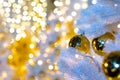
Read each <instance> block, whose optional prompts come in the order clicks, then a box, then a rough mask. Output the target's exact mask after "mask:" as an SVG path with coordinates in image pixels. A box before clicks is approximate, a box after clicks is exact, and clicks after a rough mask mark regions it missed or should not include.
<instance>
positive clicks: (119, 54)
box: [102, 51, 120, 80]
mask: <svg viewBox="0 0 120 80" xmlns="http://www.w3.org/2000/svg"><path fill="white" fill-rule="evenodd" d="M102 68H103V71H104V73H105V75H106V76H107V78H108V80H120V51H114V52H111V53H110V54H108V55H106V56H105V58H104V61H103V64H102Z"/></svg>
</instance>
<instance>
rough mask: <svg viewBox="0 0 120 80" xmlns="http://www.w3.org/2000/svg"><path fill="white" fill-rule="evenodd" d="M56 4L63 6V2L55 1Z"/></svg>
mask: <svg viewBox="0 0 120 80" xmlns="http://www.w3.org/2000/svg"><path fill="white" fill-rule="evenodd" d="M54 5H55V6H63V2H59V1H54Z"/></svg>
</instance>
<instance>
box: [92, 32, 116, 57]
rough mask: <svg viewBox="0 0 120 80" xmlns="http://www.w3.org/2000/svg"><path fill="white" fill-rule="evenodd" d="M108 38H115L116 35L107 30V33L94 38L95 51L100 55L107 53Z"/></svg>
mask: <svg viewBox="0 0 120 80" xmlns="http://www.w3.org/2000/svg"><path fill="white" fill-rule="evenodd" d="M108 40H115V36H114V35H113V34H112V33H111V32H106V33H105V34H103V35H101V36H99V37H97V38H94V39H93V40H92V47H93V50H94V51H95V53H97V54H98V55H100V56H104V55H106V51H104V48H105V44H106V42H107V41H108Z"/></svg>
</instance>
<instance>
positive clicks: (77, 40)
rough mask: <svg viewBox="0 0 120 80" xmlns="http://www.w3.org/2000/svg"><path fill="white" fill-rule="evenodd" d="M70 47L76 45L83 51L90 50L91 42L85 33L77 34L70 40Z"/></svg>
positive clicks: (75, 46)
mask: <svg viewBox="0 0 120 80" xmlns="http://www.w3.org/2000/svg"><path fill="white" fill-rule="evenodd" d="M69 47H74V48H76V49H78V50H79V51H81V52H83V53H88V52H89V51H90V42H89V40H88V39H87V38H86V37H85V36H84V35H76V36H74V37H72V38H71V40H70V41H69Z"/></svg>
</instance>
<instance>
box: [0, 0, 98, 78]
mask: <svg viewBox="0 0 120 80" xmlns="http://www.w3.org/2000/svg"><path fill="white" fill-rule="evenodd" d="M92 3H93V4H95V3H96V0H92ZM53 4H54V5H55V9H54V10H53V12H52V13H53V14H54V15H55V16H54V17H57V18H58V22H56V23H55V24H54V30H53V32H57V33H60V35H57V38H56V41H55V42H54V43H53V44H52V45H51V44H50V45H48V46H47V47H45V51H44V53H40V50H39V49H40V48H38V46H37V43H40V41H41V42H44V43H46V41H47V39H48V36H47V35H45V34H44V33H41V32H42V31H47V30H48V27H46V26H48V25H47V22H46V21H47V19H46V17H47V6H48V4H47V0H0V12H1V15H3V16H4V24H5V28H6V29H7V30H8V31H9V33H10V34H12V36H13V39H12V40H11V41H10V43H11V44H13V45H12V48H11V51H12V54H10V55H9V56H8V63H9V64H10V65H13V66H14V67H17V68H18V69H20V73H18V72H16V71H15V73H16V74H18V75H21V74H25V71H24V70H23V68H24V69H25V66H26V65H25V64H26V62H27V61H28V63H29V64H30V65H31V66H34V65H38V66H42V65H45V66H47V72H48V73H49V74H52V75H53V72H56V71H59V66H58V63H57V61H54V63H52V62H51V57H49V56H50V55H52V54H51V52H53V50H54V49H55V56H54V57H56V56H59V54H60V49H57V47H58V46H59V45H60V46H62V48H66V47H67V44H68V41H69V39H70V38H71V37H72V36H73V35H75V34H77V32H78V28H75V26H74V21H75V19H76V18H77V17H78V15H79V14H78V13H79V11H80V10H82V9H86V8H87V7H88V6H89V4H88V0H74V1H72V0H55V1H54V3H53ZM49 17H51V15H50V16H49ZM48 20H49V18H48ZM50 27H51V26H50ZM50 27H49V28H50ZM51 29H52V28H51ZM51 32H52V31H51ZM47 34H51V33H50V32H48V33H47ZM68 35H69V36H68ZM14 36H15V37H14ZM25 44H26V45H25ZM25 46H26V48H25V49H26V50H28V51H26V50H24V51H25V52H26V53H27V54H25V55H23V54H22V55H19V52H21V53H24V52H22V51H21V50H18V52H17V51H15V50H16V49H17V48H19V49H23V47H25ZM41 54H42V56H43V57H44V58H45V60H46V62H45V60H43V58H41V59H38V60H37V61H35V60H34V56H36V55H37V57H39V56H40V55H41ZM16 55H17V56H18V55H19V56H20V57H19V56H18V57H17V58H15V60H16V61H13V58H14V57H15V56H16ZM24 56H25V57H24ZM22 57H23V58H25V59H26V61H25V63H24V62H23V63H22V61H21V64H18V61H19V60H18V59H21V58H22ZM13 63H14V64H13ZM16 65H17V66H16ZM20 65H21V67H22V68H19V66H20ZM24 65H25V66H24ZM18 69H17V70H18ZM51 71H52V72H51ZM47 72H44V71H42V72H41V76H42V77H43V75H45V74H47ZM54 74H55V73H54ZM2 77H4V78H7V72H3V75H2ZM61 79H63V78H61ZM21 80H25V79H24V78H21ZM45 80H51V78H50V77H48V76H47V77H46V78H45ZM56 80H57V79H56Z"/></svg>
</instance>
